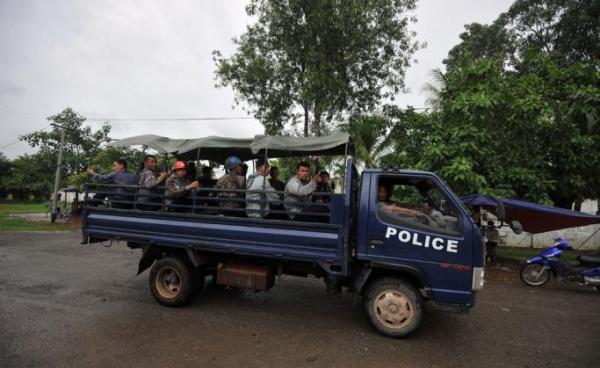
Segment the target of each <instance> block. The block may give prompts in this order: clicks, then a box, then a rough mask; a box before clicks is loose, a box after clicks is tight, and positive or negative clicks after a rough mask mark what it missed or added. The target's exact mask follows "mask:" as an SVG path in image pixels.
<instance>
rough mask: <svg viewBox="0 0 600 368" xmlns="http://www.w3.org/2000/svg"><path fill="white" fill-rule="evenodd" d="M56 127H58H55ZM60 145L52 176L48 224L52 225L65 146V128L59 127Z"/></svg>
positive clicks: (56, 213) (54, 217)
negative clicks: (54, 172) (54, 174)
mask: <svg viewBox="0 0 600 368" xmlns="http://www.w3.org/2000/svg"><path fill="white" fill-rule="evenodd" d="M56 126H58V125H56ZM60 128H61V130H60V145H59V146H58V163H57V164H56V176H54V196H52V213H51V215H50V222H52V223H54V222H55V221H56V217H57V216H58V211H57V203H58V189H59V188H58V187H59V186H60V171H61V169H62V160H63V147H64V145H65V128H64V127H60Z"/></svg>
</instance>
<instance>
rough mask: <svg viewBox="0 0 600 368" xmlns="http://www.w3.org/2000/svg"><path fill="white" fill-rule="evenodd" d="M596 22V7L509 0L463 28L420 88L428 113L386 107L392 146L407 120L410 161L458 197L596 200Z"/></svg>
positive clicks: (571, 0)
mask: <svg viewBox="0 0 600 368" xmlns="http://www.w3.org/2000/svg"><path fill="white" fill-rule="evenodd" d="M599 16H600V3H598V2H597V1H595V2H594V1H587V0H546V1H534V0H518V1H515V3H514V4H513V5H512V6H511V7H510V9H509V10H508V11H507V12H506V13H504V14H501V15H500V16H499V17H498V19H497V20H496V21H495V22H493V23H492V24H491V25H480V24H470V25H467V26H466V32H465V33H463V34H461V42H460V43H459V44H458V45H456V46H455V47H454V48H453V49H452V50H451V51H450V52H449V54H448V57H447V58H446V60H445V61H444V63H445V64H446V72H443V73H440V72H438V73H437V75H436V80H437V82H438V83H436V84H435V85H434V86H429V87H428V88H426V89H427V91H428V92H430V93H431V96H432V98H431V101H432V104H431V106H432V107H434V109H435V110H434V111H433V112H431V113H426V114H421V115H422V116H421V117H419V118H416V117H415V116H414V115H410V114H404V115H402V114H400V113H399V112H398V111H394V110H389V111H390V112H391V113H392V118H393V121H394V125H395V126H397V128H395V129H392V134H396V136H398V138H397V139H398V142H401V143H399V144H405V141H406V139H407V138H406V137H405V136H403V134H405V135H406V134H407V135H408V136H411V135H413V134H415V132H419V131H420V130H419V129H418V128H415V124H416V123H417V122H419V123H420V126H426V127H427V129H428V134H427V137H426V139H427V140H426V141H424V142H425V144H423V145H422V147H421V148H422V152H418V153H416V154H417V155H419V156H418V157H420V159H419V161H418V162H414V160H413V161H412V162H410V163H411V164H412V165H414V166H415V167H419V168H425V169H430V170H435V171H438V172H439V173H440V174H442V175H443V176H444V177H445V178H446V179H447V180H448V181H449V182H451V184H452V186H453V187H454V188H455V189H457V191H458V192H459V193H460V194H469V193H473V192H482V193H489V194H495V195H501V196H511V197H519V198H524V199H529V200H533V201H538V202H545V203H554V204H555V205H557V206H560V207H566V208H570V207H571V205H572V203H573V202H575V203H576V204H577V203H580V202H581V201H582V200H583V199H584V198H598V196H600V190H599V189H598V188H599V186H598V181H599V180H600V167H599V166H600V164H599V163H600V150H598V148H597V147H600V134H599V133H600V132H599V128H598V118H599V111H598V106H600V105H599V103H598V102H600V75H599V70H600V64H599V62H598V60H599V59H598V56H599V54H598V52H599V50H600V48H599V47H598V45H600V41H599V40H600V37H599V34H600V32H599V30H600V26H599V23H598V22H597V19H598V18H599ZM402 129H404V130H405V131H406V132H408V133H404V132H403V131H402ZM395 131H398V133H394V132H395ZM402 139H404V141H403V140H402ZM419 139H423V137H420V138H419ZM407 147H409V148H410V147H411V146H407ZM399 148H400V147H398V149H397V150H396V152H399V151H400V150H399ZM398 155H399V154H397V155H396V156H398ZM396 159H400V158H396ZM403 159H404V160H405V161H406V157H404V158H403Z"/></svg>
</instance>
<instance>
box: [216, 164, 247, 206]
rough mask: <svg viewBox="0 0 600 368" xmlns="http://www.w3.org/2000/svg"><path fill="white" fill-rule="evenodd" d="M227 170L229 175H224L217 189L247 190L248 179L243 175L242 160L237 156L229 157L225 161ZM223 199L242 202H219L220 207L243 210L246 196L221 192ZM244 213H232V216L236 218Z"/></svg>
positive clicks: (220, 195)
mask: <svg viewBox="0 0 600 368" xmlns="http://www.w3.org/2000/svg"><path fill="white" fill-rule="evenodd" d="M225 168H226V169H227V174H225V175H223V176H222V177H221V178H220V179H219V180H217V188H219V189H245V188H246V177H245V176H244V175H243V168H242V160H240V159H239V157H237V156H231V157H228V158H227V160H225ZM219 197H221V198H232V199H234V198H236V199H240V200H234V201H225V200H221V201H219V206H220V207H222V208H242V203H244V201H243V198H244V194H243V193H240V192H230V191H227V192H219ZM241 214H242V212H239V213H238V211H231V213H230V215H233V216H236V215H238V216H239V215H241Z"/></svg>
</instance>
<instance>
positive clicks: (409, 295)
mask: <svg viewBox="0 0 600 368" xmlns="http://www.w3.org/2000/svg"><path fill="white" fill-rule="evenodd" d="M363 305H364V308H365V311H366V313H367V316H368V318H369V321H370V322H371V324H372V325H373V327H375V329H377V331H379V332H380V333H382V334H384V335H386V336H390V337H402V336H406V335H408V334H410V333H411V332H413V331H414V330H416V329H417V327H419V325H420V324H421V321H422V319H423V309H422V300H421V296H420V294H419V292H418V290H416V289H415V288H414V287H413V286H412V285H410V284H409V283H407V282H405V281H402V280H400V279H397V278H391V277H389V278H382V279H379V280H376V281H375V282H373V283H372V284H371V285H370V286H369V287H368V288H367V290H366V292H365V294H364V295H363Z"/></svg>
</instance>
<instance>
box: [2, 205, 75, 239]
mask: <svg viewBox="0 0 600 368" xmlns="http://www.w3.org/2000/svg"><path fill="white" fill-rule="evenodd" d="M47 209H48V204H47V203H27V202H14V203H13V202H11V203H0V232H1V231H62V230H68V229H69V226H68V225H66V224H62V223H54V224H51V223H50V221H49V220H48V219H47V218H46V217H41V218H40V221H30V220H27V219H25V218H22V217H15V216H12V215H22V214H44V213H46V211H47Z"/></svg>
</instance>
